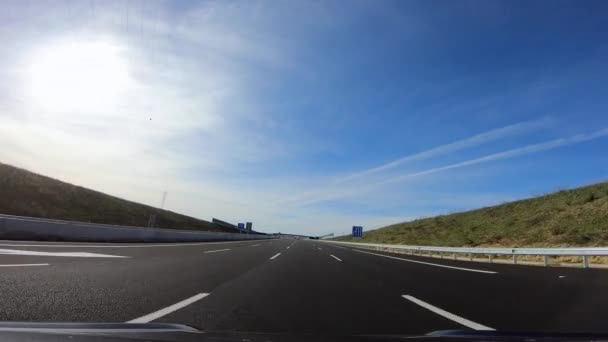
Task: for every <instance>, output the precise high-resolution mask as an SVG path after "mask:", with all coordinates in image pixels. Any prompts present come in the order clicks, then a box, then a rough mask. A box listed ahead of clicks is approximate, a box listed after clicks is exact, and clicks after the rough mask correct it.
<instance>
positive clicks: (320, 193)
mask: <svg viewBox="0 0 608 342" xmlns="http://www.w3.org/2000/svg"><path fill="white" fill-rule="evenodd" d="M552 123H554V120H553V119H551V118H550V117H544V118H540V119H535V120H530V121H524V122H518V123H515V124H511V125H507V126H504V127H500V128H496V129H492V130H490V131H486V132H483V133H480V134H476V135H473V136H471V137H468V138H465V139H462V140H458V141H454V142H452V143H449V144H445V145H440V146H437V147H434V148H431V149H429V150H425V151H422V152H418V153H414V154H410V155H407V156H403V157H401V158H398V159H395V160H392V161H390V162H388V163H385V164H382V165H379V166H375V167H372V168H369V169H367V170H362V171H358V172H355V173H352V174H350V175H347V176H345V177H342V178H338V179H336V180H334V181H332V182H330V183H328V184H326V185H325V186H324V187H323V189H319V190H313V191H307V192H304V193H302V194H299V195H297V196H294V197H290V198H289V199H287V200H283V201H281V202H282V203H291V204H295V203H301V204H304V203H313V202H317V201H320V200H326V199H331V198H335V197H333V195H332V193H334V192H335V189H334V188H335V187H336V186H340V185H341V184H343V183H348V182H351V181H354V180H359V179H363V178H365V177H369V176H371V175H374V174H378V173H382V172H384V171H387V170H390V169H394V168H397V167H400V166H403V165H405V164H408V163H411V162H415V161H420V160H425V159H431V158H436V157H439V156H442V155H446V154H450V153H454V152H458V151H462V150H465V149H471V148H474V147H478V146H481V145H484V144H488V143H491V142H494V141H497V140H500V139H505V138H508V137H512V136H517V135H521V134H525V133H529V132H531V131H534V130H538V129H542V128H546V127H547V126H549V125H551V124H552ZM369 181H371V180H369V179H368V180H367V182H369ZM367 182H366V181H364V182H363V183H367Z"/></svg>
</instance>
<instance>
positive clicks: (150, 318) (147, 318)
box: [127, 293, 209, 323]
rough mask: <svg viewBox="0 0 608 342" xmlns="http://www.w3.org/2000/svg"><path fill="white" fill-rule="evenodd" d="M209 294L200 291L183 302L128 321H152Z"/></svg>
mask: <svg viewBox="0 0 608 342" xmlns="http://www.w3.org/2000/svg"><path fill="white" fill-rule="evenodd" d="M208 295H209V293H199V294H197V295H195V296H192V297H190V298H188V299H184V300H182V301H181V302H178V303H175V304H173V305H170V306H167V307H166V308H164V309H160V310H158V311H155V312H153V313H151V314H148V315H145V316H141V317H139V318H136V319H132V320H130V321H128V322H127V323H148V322H151V321H153V320H155V319H158V318H161V317H163V316H166V315H168V314H170V313H172V312H174V311H177V310H179V309H181V308H183V307H186V306H188V305H190V304H192V303H194V302H197V301H199V300H201V299H203V298H205V297H207V296H208Z"/></svg>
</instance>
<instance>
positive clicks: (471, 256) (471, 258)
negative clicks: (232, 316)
mask: <svg viewBox="0 0 608 342" xmlns="http://www.w3.org/2000/svg"><path fill="white" fill-rule="evenodd" d="M469 261H473V253H470V254H469Z"/></svg>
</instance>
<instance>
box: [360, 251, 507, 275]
mask: <svg viewBox="0 0 608 342" xmlns="http://www.w3.org/2000/svg"><path fill="white" fill-rule="evenodd" d="M351 250H352V251H354V252H359V253H365V254H371V255H377V256H381V257H385V258H389V259H395V260H402V261H407V262H413V263H415V264H422V265H428V266H435V267H443V268H450V269H453V270H459V271H468V272H478V273H487V274H496V273H498V272H494V271H486V270H478V269H474V268H465V267H456V266H448V265H442V264H434V263H432V262H424V261H418V260H412V259H405V258H398V257H394V256H391V255H385V254H378V253H371V252H366V251H361V250H358V249H351Z"/></svg>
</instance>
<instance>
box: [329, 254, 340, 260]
mask: <svg viewBox="0 0 608 342" xmlns="http://www.w3.org/2000/svg"><path fill="white" fill-rule="evenodd" d="M330 256H331V257H332V258H334V259H336V260H338V261H342V260H340V258H338V257H337V256H335V255H333V254H330Z"/></svg>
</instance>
